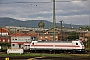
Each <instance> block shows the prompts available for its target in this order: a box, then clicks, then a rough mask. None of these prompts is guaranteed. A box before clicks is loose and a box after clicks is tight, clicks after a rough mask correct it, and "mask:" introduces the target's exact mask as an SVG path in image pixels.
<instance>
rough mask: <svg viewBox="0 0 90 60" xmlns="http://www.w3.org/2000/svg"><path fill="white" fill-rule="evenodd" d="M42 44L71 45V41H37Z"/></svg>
mask: <svg viewBox="0 0 90 60" xmlns="http://www.w3.org/2000/svg"><path fill="white" fill-rule="evenodd" d="M38 42H43V43H64V42H65V43H71V42H72V41H38Z"/></svg>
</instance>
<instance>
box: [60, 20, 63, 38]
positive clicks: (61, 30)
mask: <svg viewBox="0 0 90 60" xmlns="http://www.w3.org/2000/svg"><path fill="white" fill-rule="evenodd" d="M59 22H60V28H61V33H60V39H61V40H62V22H63V20H61V21H59Z"/></svg>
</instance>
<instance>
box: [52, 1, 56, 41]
mask: <svg viewBox="0 0 90 60" xmlns="http://www.w3.org/2000/svg"><path fill="white" fill-rule="evenodd" d="M55 27H56V19H55V0H53V40H55Z"/></svg>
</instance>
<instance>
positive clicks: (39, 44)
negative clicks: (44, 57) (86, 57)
mask: <svg viewBox="0 0 90 60" xmlns="http://www.w3.org/2000/svg"><path fill="white" fill-rule="evenodd" d="M30 50H34V51H43V50H44V51H45V50H48V51H70V52H76V51H79V52H80V51H81V52H85V47H84V44H83V42H82V41H80V40H74V41H32V42H31V44H30Z"/></svg>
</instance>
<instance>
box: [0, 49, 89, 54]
mask: <svg viewBox="0 0 90 60" xmlns="http://www.w3.org/2000/svg"><path fill="white" fill-rule="evenodd" d="M24 53H25V54H26V53H49V54H61V53H65V54H79V53H80V54H90V50H86V52H84V53H82V52H76V53H71V52H65V51H30V50H25V51H24ZM0 54H7V51H6V50H2V51H0Z"/></svg>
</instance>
